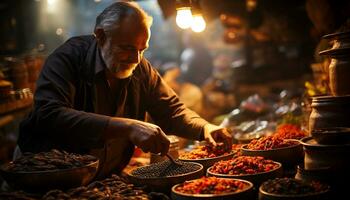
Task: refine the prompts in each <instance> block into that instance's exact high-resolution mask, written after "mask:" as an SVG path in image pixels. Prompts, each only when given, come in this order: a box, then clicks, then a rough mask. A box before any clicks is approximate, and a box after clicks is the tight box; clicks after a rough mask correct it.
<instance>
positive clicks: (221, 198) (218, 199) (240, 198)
mask: <svg viewBox="0 0 350 200" xmlns="http://www.w3.org/2000/svg"><path fill="white" fill-rule="evenodd" d="M221 179H226V178H221ZM229 180H237V181H241V182H245V183H247V184H248V185H249V186H248V187H247V188H245V189H244V190H242V191H239V192H230V193H224V194H186V193H181V192H178V191H176V190H175V189H176V187H178V186H179V185H180V184H177V185H174V186H173V187H172V188H171V198H172V199H174V200H197V199H210V200H226V199H227V200H229V199H230V200H251V199H254V193H253V183H251V182H249V181H246V180H241V179H231V178H230V179H229ZM192 181H193V180H192Z"/></svg>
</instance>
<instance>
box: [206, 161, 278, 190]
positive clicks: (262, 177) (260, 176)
mask: <svg viewBox="0 0 350 200" xmlns="http://www.w3.org/2000/svg"><path fill="white" fill-rule="evenodd" d="M274 163H276V164H277V165H278V167H277V168H275V169H273V170H271V171H268V172H260V173H256V174H244V175H230V174H218V173H214V172H211V171H210V169H211V168H212V167H209V168H208V170H207V176H215V177H219V178H233V179H243V180H247V181H250V182H252V183H253V184H254V185H255V186H258V185H260V184H261V183H262V182H264V181H266V180H268V179H271V178H277V177H281V176H282V174H283V170H282V164H281V163H279V162H274Z"/></svg>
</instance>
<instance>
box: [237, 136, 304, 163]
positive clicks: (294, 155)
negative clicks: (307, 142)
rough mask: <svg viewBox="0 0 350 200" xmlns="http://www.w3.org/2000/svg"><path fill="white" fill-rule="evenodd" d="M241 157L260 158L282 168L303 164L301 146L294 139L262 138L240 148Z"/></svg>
mask: <svg viewBox="0 0 350 200" xmlns="http://www.w3.org/2000/svg"><path fill="white" fill-rule="evenodd" d="M241 152H242V155H245V156H262V157H264V158H266V159H270V160H273V161H277V162H280V163H282V165H283V166H294V165H296V164H298V163H301V162H303V159H304V151H303V146H302V145H301V143H300V142H299V140H296V139H282V138H280V137H276V136H273V135H272V136H264V137H261V138H259V139H256V140H252V141H251V142H250V143H249V144H247V145H244V146H242V148H241Z"/></svg>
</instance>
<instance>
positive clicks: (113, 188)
mask: <svg viewBox="0 0 350 200" xmlns="http://www.w3.org/2000/svg"><path fill="white" fill-rule="evenodd" d="M42 199H43V200H56V199H60V200H68V199H121V200H123V199H135V200H144V199H149V198H148V195H147V194H146V193H145V192H144V191H143V190H140V189H137V188H135V187H134V185H132V184H127V183H125V182H124V181H123V180H122V179H121V178H120V177H119V176H117V175H112V177H111V178H107V179H105V180H103V181H95V182H93V183H91V184H90V185H88V186H87V187H78V188H74V189H71V190H69V191H68V192H63V191H61V190H51V191H49V192H48V193H46V194H45V195H44V196H43V198H42Z"/></svg>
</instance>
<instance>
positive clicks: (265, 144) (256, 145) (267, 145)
mask: <svg viewBox="0 0 350 200" xmlns="http://www.w3.org/2000/svg"><path fill="white" fill-rule="evenodd" d="M297 144H299V143H298V142H297V141H293V140H285V139H282V138H280V137H275V136H273V135H272V136H264V137H261V138H259V139H254V140H252V141H250V143H249V144H248V145H247V147H246V148H247V149H250V150H271V149H278V148H284V147H289V146H294V145H297Z"/></svg>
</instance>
